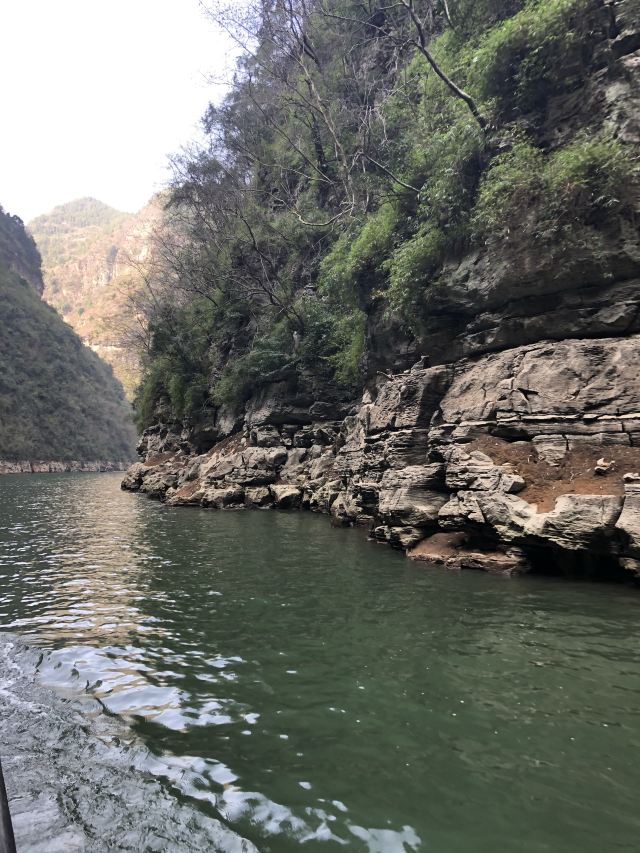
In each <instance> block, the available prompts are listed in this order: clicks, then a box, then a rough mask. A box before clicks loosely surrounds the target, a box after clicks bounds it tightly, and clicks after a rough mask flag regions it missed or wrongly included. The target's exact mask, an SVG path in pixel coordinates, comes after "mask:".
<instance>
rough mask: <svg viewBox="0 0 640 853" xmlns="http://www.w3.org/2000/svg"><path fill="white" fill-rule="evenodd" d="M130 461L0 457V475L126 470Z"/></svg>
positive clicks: (93, 472)
mask: <svg viewBox="0 0 640 853" xmlns="http://www.w3.org/2000/svg"><path fill="white" fill-rule="evenodd" d="M129 464H130V463H127V462H103V461H100V460H93V461H88V462H81V461H79V460H76V459H72V460H69V461H60V460H50V461H41V460H40V461H36V460H28V459H27V460H19V461H15V462H12V461H9V460H6V459H0V475H2V474H101V473H109V472H117V471H126V470H127V468H128V467H129Z"/></svg>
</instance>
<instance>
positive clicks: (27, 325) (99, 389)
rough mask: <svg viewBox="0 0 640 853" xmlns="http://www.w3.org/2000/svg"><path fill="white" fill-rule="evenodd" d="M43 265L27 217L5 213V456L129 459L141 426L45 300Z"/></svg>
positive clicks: (1, 329)
mask: <svg viewBox="0 0 640 853" xmlns="http://www.w3.org/2000/svg"><path fill="white" fill-rule="evenodd" d="M16 258H18V259H19V261H16ZM27 258H28V262H29V263H28V264H27V260H26V259H27ZM39 270H40V256H39V255H38V253H37V250H36V248H35V246H34V245H33V241H32V240H31V238H30V237H29V236H28V235H27V234H26V232H25V230H24V226H23V225H22V222H21V221H20V220H19V219H18V218H17V217H10V216H8V215H7V214H5V213H0V459H1V460H27V461H28V460H53V461H67V460H78V461H81V462H82V461H97V460H104V461H109V462H126V461H127V460H129V459H131V456H132V453H133V446H134V443H135V432H134V430H133V426H132V423H131V416H130V412H129V407H128V406H127V404H126V402H125V400H124V395H123V392H122V389H121V387H120V386H119V384H118V383H117V382H116V380H115V379H114V377H113V374H112V372H111V369H110V368H109V367H108V366H107V365H106V364H104V363H103V362H102V361H101V360H100V359H99V358H98V356H96V355H95V354H94V353H93V352H91V350H90V349H88V348H87V347H85V346H83V344H82V342H81V340H80V339H79V338H78V337H77V335H76V334H75V333H74V332H73V330H72V329H71V328H70V327H69V326H68V325H66V323H64V322H63V321H62V320H61V319H60V317H59V316H58V314H57V313H56V312H55V311H54V309H53V308H51V307H50V306H49V305H47V304H45V303H44V302H43V301H42V299H41V298H40V292H41V290H42V279H41V277H40V273H39ZM19 273H20V274H19ZM27 277H28V278H29V282H31V281H32V282H34V284H33V285H32V284H31V283H29V282H28V281H27V280H26V278H27Z"/></svg>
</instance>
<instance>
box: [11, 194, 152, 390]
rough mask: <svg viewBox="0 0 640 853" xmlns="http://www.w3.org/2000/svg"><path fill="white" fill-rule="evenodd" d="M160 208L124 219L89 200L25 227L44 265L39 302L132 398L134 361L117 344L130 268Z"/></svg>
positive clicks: (145, 248)
mask: <svg viewBox="0 0 640 853" xmlns="http://www.w3.org/2000/svg"><path fill="white" fill-rule="evenodd" d="M159 215H160V206H159V205H158V204H155V203H154V202H153V201H152V202H150V203H149V204H148V205H147V206H145V207H144V208H143V209H142V210H141V211H140V212H139V213H136V214H132V213H124V212H122V211H120V210H116V209H115V208H113V207H110V206H109V205H107V204H104V202H101V201H99V200H97V199H94V198H81V199H76V200H74V201H71V202H67V203H66V204H62V205H59V206H58V207H55V208H54V209H53V210H52V211H51V212H50V213H47V214H44V215H43V216H38V217H37V218H36V219H34V220H32V221H31V222H30V223H29V225H28V228H29V231H30V232H31V234H32V235H33V237H34V238H35V241H36V243H37V246H38V249H39V250H40V253H41V255H42V259H43V275H44V299H45V300H46V301H47V302H48V303H49V304H50V305H53V307H54V308H56V310H57V311H59V313H60V314H62V316H63V317H64V319H65V320H66V321H67V322H68V323H69V324H70V325H71V326H72V327H73V328H74V329H75V331H76V332H77V333H78V334H79V335H80V337H81V338H82V339H83V341H84V342H85V343H86V344H87V345H88V346H90V347H91V348H92V349H93V350H94V351H95V352H97V353H98V354H99V355H100V356H101V357H102V358H104V359H105V361H107V362H108V363H109V364H111V366H112V367H113V369H114V372H115V374H116V376H117V377H118V379H119V380H120V382H121V383H122V384H123V386H124V388H125V390H126V392H127V394H128V395H129V396H130V397H131V396H132V394H133V390H134V388H135V386H136V385H137V382H138V375H139V366H138V363H137V359H136V357H135V355H133V354H132V353H131V352H129V351H128V350H126V349H125V348H124V347H123V346H122V344H121V329H122V325H123V320H124V318H125V317H126V315H127V313H128V312H129V306H128V301H127V294H128V292H129V290H130V287H131V284H132V280H133V278H134V277H135V270H134V266H135V265H136V264H139V263H142V262H144V260H145V259H146V257H147V255H148V252H149V242H150V237H151V234H152V231H153V227H154V225H155V223H156V222H157V220H158V217H159Z"/></svg>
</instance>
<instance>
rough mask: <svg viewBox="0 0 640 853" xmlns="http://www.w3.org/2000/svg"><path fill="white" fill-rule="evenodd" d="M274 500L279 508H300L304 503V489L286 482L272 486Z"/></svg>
mask: <svg viewBox="0 0 640 853" xmlns="http://www.w3.org/2000/svg"><path fill="white" fill-rule="evenodd" d="M270 491H271V494H272V496H273V501H274V504H275V506H276V507H277V508H278V509H299V508H300V505H301V503H302V489H300V488H298V486H291V485H286V484H284V483H282V484H279V485H277V486H271V487H270Z"/></svg>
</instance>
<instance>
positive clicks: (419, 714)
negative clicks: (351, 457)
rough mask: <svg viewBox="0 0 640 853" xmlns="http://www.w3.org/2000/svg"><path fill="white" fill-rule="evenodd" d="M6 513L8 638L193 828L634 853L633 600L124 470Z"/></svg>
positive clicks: (3, 624) (508, 850) (77, 479)
mask: <svg viewBox="0 0 640 853" xmlns="http://www.w3.org/2000/svg"><path fill="white" fill-rule="evenodd" d="M0 499H1V501H0V629H1V630H3V631H7V632H11V633H13V634H16V633H18V634H21V635H22V636H23V638H26V639H28V642H29V644H30V645H32V646H35V647H37V648H39V649H43V650H46V652H45V653H44V654H43V655H42V657H41V659H39V663H38V670H39V679H40V681H41V682H44V683H45V684H47V685H51V686H52V687H53V688H54V689H55V691H56V692H57V693H58V694H62V695H63V696H66V697H77V696H79V695H82V694H84V693H88V694H90V695H91V696H93V697H96V698H97V699H99V700H100V702H101V703H102V706H103V707H104V708H105V709H106V711H107V712H109V713H110V714H112V715H116V717H118V718H120V719H122V720H124V721H125V723H126V726H127V731H129V732H131V733H133V734H134V735H135V739H136V742H138V743H140V744H141V745H142V746H144V747H147V748H148V750H149V753H148V757H147V759H146V764H145V772H146V773H147V774H152V775H153V776H154V777H155V778H157V779H158V780H160V781H161V783H162V785H163V786H165V787H166V789H167V791H168V792H169V793H170V795H171V796H172V797H173V798H174V799H175V802H176V803H177V805H178V806H179V807H180V808H185V809H186V808H193V806H194V805H195V806H196V808H197V810H198V812H205V813H206V814H207V815H208V816H210V817H215V818H218V819H219V820H221V821H223V822H224V823H225V824H227V826H228V827H230V828H231V829H232V830H233V831H234V832H235V833H237V834H239V835H241V836H243V837H244V838H247V839H250V840H251V841H252V842H254V844H256V846H257V847H258V848H259V849H260V850H262V851H274V853H284V851H290V850H298V849H300V848H302V847H303V848H304V849H305V850H309V851H315V850H321V851H331V850H338V849H348V850H354V851H372V853H387V851H389V853H391V851H394V853H395V851H414V850H421V851H422V850H424V851H429V852H430V853H513V852H514V851H518V853H542V851H549V853H551V852H552V853H573V852H574V851H575V853H591V851H593V853H603V851H637V850H638V849H639V848H640V813H639V811H638V808H637V796H638V794H639V793H640V752H639V748H640V596H639V595H638V593H634V592H633V591H631V590H627V589H624V588H622V587H615V586H605V585H595V584H588V583H567V582H562V581H551V580H542V579H539V578H537V579H536V578H529V579H521V580H511V581H505V580H502V579H498V578H494V577H491V576H488V575H484V574H481V573H465V574H462V575H455V574H448V573H446V572H444V571H442V570H438V569H428V568H426V567H425V566H424V565H414V564H411V563H410V562H409V561H406V560H405V559H404V558H403V557H401V556H400V555H398V554H395V553H393V552H392V551H391V550H389V549H387V548H385V547H383V546H378V545H375V544H373V543H371V542H368V541H367V540H366V537H365V536H364V534H363V533H362V532H360V531H355V530H344V529H334V528H332V527H331V526H330V525H329V523H328V521H327V520H326V519H325V518H321V517H316V516H313V515H310V514H303V513H301V514H297V513H290V514H281V513H275V512H262V513H261V512H253V513H249V512H247V513H243V512H238V513H233V512H227V513H222V512H219V513H216V512H212V511H204V510H203V511H200V510H191V509H183V510H176V509H165V508H163V507H161V506H160V505H158V504H156V503H152V502H149V501H147V500H146V499H144V498H141V497H139V496H135V495H130V494H126V493H122V492H120V490H119V480H118V478H117V477H115V476H111V475H84V476H77V475H76V476H64V475H62V476H53V475H49V476H46V475H45V476H37V477H36V476H34V477H4V478H0ZM0 686H1V685H0ZM1 702H2V699H1V696H0V704H1ZM66 748H67V749H69V748H70V747H66ZM85 764H86V766H87V772H88V773H89V774H91V772H93V768H92V766H91V757H90V756H87V759H86V762H85ZM95 772H96V773H98V768H96V770H95ZM84 796H85V797H87V796H90V794H87V790H86V789H85V792H84ZM85 806H86V807H88V808H90V803H89V804H86V803H85ZM93 849H95V850H100V849H101V848H100V844H99V843H98V844H96V846H95V847H94V848H93ZM166 849H172V850H174V849H177V848H176V847H171V846H170V847H167V848H166ZM179 849H181V850H182V849H184V850H188V849H193V850H196V849H198V850H200V849H202V848H201V847H200V846H197V847H196V846H194V847H193V848H190V847H189V846H188V845H186V846H181V847H180V848H179Z"/></svg>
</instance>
